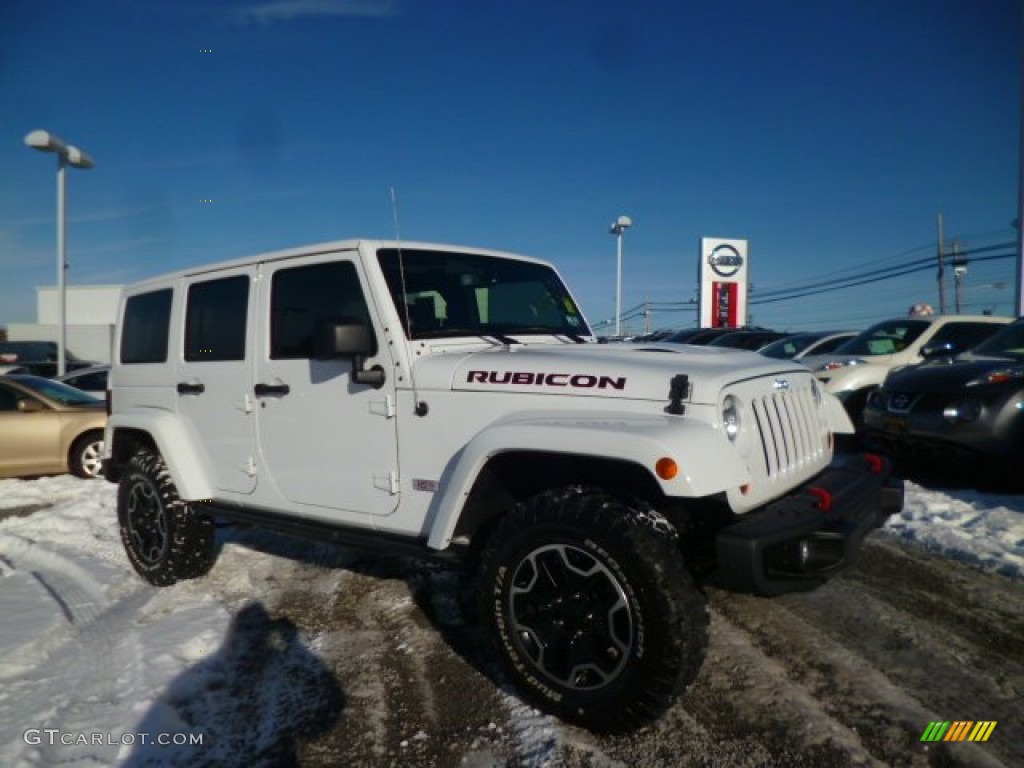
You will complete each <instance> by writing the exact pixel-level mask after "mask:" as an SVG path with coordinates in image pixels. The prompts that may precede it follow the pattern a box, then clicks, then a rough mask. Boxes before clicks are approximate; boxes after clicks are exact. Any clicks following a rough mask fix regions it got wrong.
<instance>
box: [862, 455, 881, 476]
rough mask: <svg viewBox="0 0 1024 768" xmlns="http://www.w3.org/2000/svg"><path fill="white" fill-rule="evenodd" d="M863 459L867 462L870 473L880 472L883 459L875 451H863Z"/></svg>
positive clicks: (876, 473) (878, 473) (877, 473)
mask: <svg viewBox="0 0 1024 768" xmlns="http://www.w3.org/2000/svg"><path fill="white" fill-rule="evenodd" d="M864 461H866V462H867V463H868V466H869V467H870V468H871V472H872V474H875V475H880V474H882V469H883V467H885V460H884V459H883V458H882V457H881V456H879V455H878V454H877V453H865V454H864Z"/></svg>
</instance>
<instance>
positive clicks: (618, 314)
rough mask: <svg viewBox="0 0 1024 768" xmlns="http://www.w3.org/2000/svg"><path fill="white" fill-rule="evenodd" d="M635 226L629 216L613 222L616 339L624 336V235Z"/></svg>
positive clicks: (611, 230)
mask: <svg viewBox="0 0 1024 768" xmlns="http://www.w3.org/2000/svg"><path fill="white" fill-rule="evenodd" d="M631 226H633V220H632V219H631V218H629V216H619V218H617V219H616V220H615V221H614V222H612V226H611V229H610V230H609V232H611V233H612V234H613V235H615V237H616V240H617V241H618V242H617V248H616V257H615V335H616V337H618V336H621V335H622V331H621V326H620V323H621V320H622V234H623V232H625V231H626V230H627V229H629V228H630V227H631Z"/></svg>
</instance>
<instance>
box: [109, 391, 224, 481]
mask: <svg viewBox="0 0 1024 768" xmlns="http://www.w3.org/2000/svg"><path fill="white" fill-rule="evenodd" d="M118 430H131V431H135V432H145V433H146V434H148V435H149V436H150V437H151V438H152V439H153V442H154V443H155V444H156V448H157V450H158V451H159V452H160V455H161V456H162V457H163V459H164V462H165V463H166V464H167V469H168V471H169V472H170V473H171V479H172V480H173V481H174V485H175V487H176V488H177V489H178V495H179V496H180V497H181V498H182V499H183V500H186V501H197V500H201V499H211V498H213V493H214V488H213V483H212V482H211V481H210V480H211V479H210V476H209V473H208V472H207V471H206V467H208V466H210V461H209V456H207V454H206V449H205V448H203V443H202V441H201V440H199V439H197V438H196V437H195V436H194V435H193V434H191V432H190V430H188V429H187V428H186V427H185V426H183V424H182V420H181V419H180V418H178V417H177V416H176V415H175V414H172V413H169V412H167V411H161V410H157V409H150V408H146V409H141V408H140V409H138V410H133V411H127V412H122V413H116V414H113V415H112V416H110V418H109V420H108V422H107V434H109V435H112V436H115V440H116V434H117V432H118ZM172 445H173V446H174V450H170V448H169V446H172ZM182 446H185V447H187V450H182Z"/></svg>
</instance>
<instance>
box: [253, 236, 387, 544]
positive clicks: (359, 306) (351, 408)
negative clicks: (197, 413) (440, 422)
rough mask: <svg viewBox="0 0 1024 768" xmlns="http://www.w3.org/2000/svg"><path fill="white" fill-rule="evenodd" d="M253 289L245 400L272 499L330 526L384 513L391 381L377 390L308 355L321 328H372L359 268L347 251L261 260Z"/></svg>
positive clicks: (344, 365)
mask: <svg viewBox="0 0 1024 768" xmlns="http://www.w3.org/2000/svg"><path fill="white" fill-rule="evenodd" d="M352 255H354V252H353V253H352ZM261 286H262V290H263V292H264V295H263V298H262V300H261V306H262V307H263V312H262V314H263V322H264V323H267V326H268V327H265V328H262V329H261V330H260V336H261V339H262V341H263V345H264V349H263V351H262V352H261V354H260V355H259V359H258V362H257V366H256V376H255V383H254V387H253V394H254V397H255V399H256V402H257V408H256V419H257V424H258V432H259V451H260V456H261V458H262V462H263V464H264V465H265V467H266V472H267V475H268V476H269V478H270V480H271V482H272V483H273V485H274V486H275V487H276V490H277V493H278V494H280V496H282V497H283V498H284V499H286V500H287V501H289V502H292V503H296V504H301V505H306V506H308V507H309V508H310V509H309V512H310V514H311V515H313V516H317V517H323V518H328V519H331V520H334V521H338V522H352V523H356V524H368V519H367V517H366V516H367V515H374V514H376V515H386V514H390V513H391V512H392V511H394V509H395V507H396V506H397V504H398V441H397V432H396V426H395V421H396V419H395V416H394V407H393V402H394V401H393V398H394V378H393V376H390V377H389V378H388V380H387V381H386V383H385V385H384V386H383V387H382V388H380V389H374V388H373V387H371V386H368V385H364V384H357V383H355V382H354V381H353V380H352V361H351V360H350V359H335V360H316V359H314V353H313V339H314V333H315V331H316V328H317V327H318V326H319V325H320V324H321V323H322V322H324V321H335V322H360V323H366V324H368V325H370V326H371V328H373V327H374V326H375V325H376V324H375V323H374V319H373V313H372V312H371V311H370V306H369V302H367V300H366V292H365V289H364V284H363V281H362V280H361V277H360V270H359V266H358V262H356V261H355V260H354V259H353V258H351V257H350V255H349V254H347V253H342V254H328V255H324V256H320V257H317V258H316V259H304V260H303V261H302V263H301V264H299V265H295V264H294V262H280V263H277V262H270V263H267V264H264V265H263V274H262V276H261ZM375 334H376V336H377V338H378V339H380V338H381V334H380V332H379V328H375ZM380 346H383V347H385V348H386V345H380ZM386 356H387V352H386V349H382V350H381V351H380V352H379V353H378V357H377V358H376V359H371V360H370V361H369V363H368V364H370V365H373V364H375V363H377V364H380V365H382V366H383V368H384V370H386V371H389V370H393V365H392V364H391V362H390V360H389V359H385V358H386Z"/></svg>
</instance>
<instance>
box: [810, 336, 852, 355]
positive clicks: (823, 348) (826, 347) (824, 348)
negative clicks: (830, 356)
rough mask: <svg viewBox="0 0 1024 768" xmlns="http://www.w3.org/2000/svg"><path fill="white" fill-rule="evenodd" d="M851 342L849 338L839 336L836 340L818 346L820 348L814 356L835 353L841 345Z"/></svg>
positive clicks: (815, 351)
mask: <svg viewBox="0 0 1024 768" xmlns="http://www.w3.org/2000/svg"><path fill="white" fill-rule="evenodd" d="M849 340H850V337H849V336H837V337H836V338H834V339H830V340H829V341H826V342H824V343H822V344H820V345H819V346H818V348H817V349H815V350H814V354H816V355H824V354H826V353H828V352H831V351H833V350H834V349H835V348H836V347H838V346H839V345H840V344H843V343H844V342H847V341H849Z"/></svg>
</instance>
